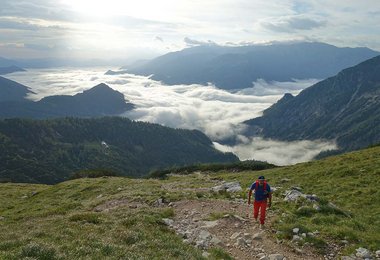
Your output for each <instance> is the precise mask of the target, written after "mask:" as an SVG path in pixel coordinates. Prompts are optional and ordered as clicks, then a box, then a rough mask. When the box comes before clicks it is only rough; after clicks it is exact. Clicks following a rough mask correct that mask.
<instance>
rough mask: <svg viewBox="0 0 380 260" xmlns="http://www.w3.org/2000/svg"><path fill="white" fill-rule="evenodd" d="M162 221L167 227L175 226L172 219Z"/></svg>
mask: <svg viewBox="0 0 380 260" xmlns="http://www.w3.org/2000/svg"><path fill="white" fill-rule="evenodd" d="M162 221H163V222H164V223H165V225H167V226H169V227H171V226H173V224H174V220H172V219H170V218H163V219H162Z"/></svg>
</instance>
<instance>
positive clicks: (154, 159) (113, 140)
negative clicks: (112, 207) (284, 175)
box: [0, 117, 238, 184]
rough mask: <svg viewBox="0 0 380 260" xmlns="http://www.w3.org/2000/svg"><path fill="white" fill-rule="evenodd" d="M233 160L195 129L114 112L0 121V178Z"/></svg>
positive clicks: (45, 179) (52, 178)
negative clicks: (84, 116)
mask: <svg viewBox="0 0 380 260" xmlns="http://www.w3.org/2000/svg"><path fill="white" fill-rule="evenodd" d="M234 161H238V158H237V157H236V156H234V155H232V154H224V153H222V152H219V151H217V150H216V149H214V147H213V145H212V142H211V141H210V139H209V138H208V137H206V136H205V135H204V134H203V133H201V132H199V131H196V130H193V131H190V130H180V129H171V128H168V127H163V126H160V125H155V124H149V123H143V122H133V121H130V120H128V119H125V118H118V117H104V118H97V119H79V118H61V119H51V120H26V119H5V120H0V178H1V179H2V181H12V182H33V183H49V184H51V183H57V182H60V181H64V180H67V178H68V177H69V176H70V175H71V174H72V173H74V172H76V171H80V170H85V169H100V168H103V169H109V170H112V171H114V172H116V173H117V174H119V175H124V176H134V177H139V176H140V177H141V176H144V175H147V174H148V173H149V171H150V170H153V169H159V168H163V167H170V166H173V165H178V166H183V165H188V164H195V163H210V162H234Z"/></svg>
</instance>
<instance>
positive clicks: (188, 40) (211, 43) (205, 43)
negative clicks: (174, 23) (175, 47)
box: [183, 37, 217, 46]
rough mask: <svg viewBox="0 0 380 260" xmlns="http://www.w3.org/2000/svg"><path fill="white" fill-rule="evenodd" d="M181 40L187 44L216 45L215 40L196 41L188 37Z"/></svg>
mask: <svg viewBox="0 0 380 260" xmlns="http://www.w3.org/2000/svg"><path fill="white" fill-rule="evenodd" d="M183 41H184V42H185V43H186V45H187V46H203V45H207V46H209V45H217V44H216V43H215V42H213V41H211V40H208V41H198V40H194V39H190V38H189V37H185V38H184V39H183Z"/></svg>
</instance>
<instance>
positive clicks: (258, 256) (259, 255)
mask: <svg viewBox="0 0 380 260" xmlns="http://www.w3.org/2000/svg"><path fill="white" fill-rule="evenodd" d="M263 256H265V254H264V253H260V254H257V255H256V258H259V259H260V258H261V257H263Z"/></svg>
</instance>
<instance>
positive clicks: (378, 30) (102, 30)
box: [0, 0, 380, 61]
mask: <svg viewBox="0 0 380 260" xmlns="http://www.w3.org/2000/svg"><path fill="white" fill-rule="evenodd" d="M379 24H380V2H379V0H362V1H357V0H334V1H331V0H308V1H301V0H160V1H157V0H138V1H136V0H133V1H132V0H107V1H98V0H17V1H15V0H0V57H5V58H10V59H29V58H73V59H74V58H75V59H108V60H110V59H125V60H126V61H132V60H138V59H146V58H152V57H155V56H158V55H161V54H164V53H167V52H171V51H177V50H181V49H183V48H186V47H191V46H195V45H202V44H220V45H231V46H236V45H247V44H258V43H260V44H262V43H268V42H273V41H320V42H326V43H330V44H333V45H336V46H339V47H343V46H348V47H358V46H360V47H369V48H372V49H375V50H378V51H380V37H379V35H380V26H379Z"/></svg>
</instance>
